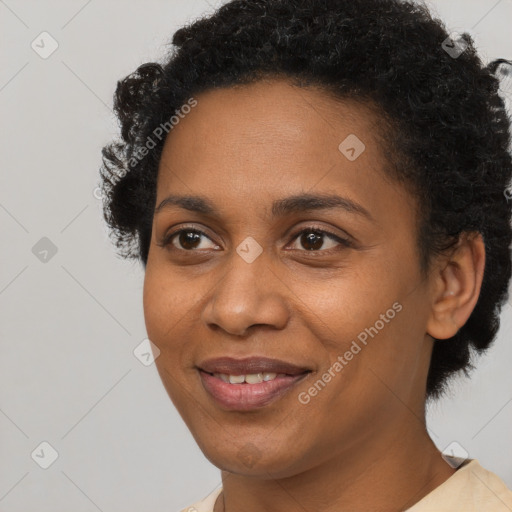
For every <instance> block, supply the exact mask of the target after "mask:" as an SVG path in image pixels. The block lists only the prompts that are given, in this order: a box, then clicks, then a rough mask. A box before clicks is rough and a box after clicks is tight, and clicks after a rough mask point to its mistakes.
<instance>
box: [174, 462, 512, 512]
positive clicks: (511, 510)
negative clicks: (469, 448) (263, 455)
mask: <svg viewBox="0 0 512 512" xmlns="http://www.w3.org/2000/svg"><path fill="white" fill-rule="evenodd" d="M221 491H222V487H219V488H217V489H215V490H214V491H213V492H212V493H210V494H209V495H208V496H207V497H206V498H204V499H203V500H201V501H198V502H196V503H194V504H193V505H191V506H190V507H188V508H185V509H183V510H182V511H181V512H213V506H214V505H215V500H216V499H217V497H218V496H219V494H220V493H221ZM406 512H512V491H511V490H510V489H508V488H507V486H506V485H505V484H504V482H503V481H502V480H501V479H500V478H499V477H498V476H497V475H495V474H494V473H491V472H490V471H487V470H486V469H484V468H483V467H482V466H481V465H480V464H479V463H478V461H477V460H476V459H470V460H469V461H467V462H466V463H465V464H464V465H463V466H461V467H459V469H458V470H457V471H456V472H455V473H454V474H453V475H452V476H451V477H450V478H448V480H445V481H444V482H443V483H442V484H441V485H440V486H439V487H436V488H435V489H434V490H433V491H432V492H430V493H429V494H427V495H426V496H425V497H424V498H423V499H422V500H420V501H418V503H416V504H415V505H413V506H412V507H411V508H408V509H407V511H406Z"/></svg>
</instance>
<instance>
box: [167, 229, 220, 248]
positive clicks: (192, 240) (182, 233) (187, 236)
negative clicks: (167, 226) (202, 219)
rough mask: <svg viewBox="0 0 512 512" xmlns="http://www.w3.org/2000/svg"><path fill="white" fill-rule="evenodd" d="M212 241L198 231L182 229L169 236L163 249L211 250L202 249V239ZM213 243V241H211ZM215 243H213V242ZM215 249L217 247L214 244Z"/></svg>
mask: <svg viewBox="0 0 512 512" xmlns="http://www.w3.org/2000/svg"><path fill="white" fill-rule="evenodd" d="M203 238H204V239H206V240H210V238H209V237H208V236H206V234H205V233H203V232H202V231H199V230H197V229H190V228H188V229H180V230H178V231H174V232H173V233H170V234H169V235H167V236H166V237H165V238H164V240H163V241H162V243H161V244H159V245H160V246H161V247H168V248H170V249H177V250H182V251H194V250H196V249H209V248H211V247H201V243H202V239H203ZM210 241H211V240H210ZM212 243H213V242H212ZM213 245H214V247H217V246H216V245H215V244H213Z"/></svg>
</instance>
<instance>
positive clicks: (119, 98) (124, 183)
mask: <svg viewBox="0 0 512 512" xmlns="http://www.w3.org/2000/svg"><path fill="white" fill-rule="evenodd" d="M449 37H450V35H449V33H448V32H447V30H446V28H445V26H444V24H443V23H442V22H441V21H440V20H438V19H436V18H433V16H432V14H431V13H430V11H429V10H428V9H427V7H425V6H424V5H422V4H417V3H414V2H411V1H401V0H232V1H230V2H228V3H226V4H224V5H222V6H221V7H220V8H218V9H217V10H216V11H215V12H214V13H213V14H211V15H209V16H204V17H202V18H199V19H197V20H195V21H193V22H190V23H189V24H188V25H186V26H183V27H182V28H180V29H179V30H178V31H177V32H176V33H175V34H174V36H173V37H172V43H171V44H172V46H171V45H169V46H171V49H170V51H169V52H168V55H166V57H165V61H164V62H161V63H156V62H150V63H146V64H144V65H142V66H140V67H138V69H137V70H136V71H134V72H133V73H131V74H130V75H128V76H127V77H125V78H124V79H123V80H120V81H119V82H118V83H117V89H116V92H115V94H114V109H115V112H116V115H117V116H118V118H119V121H120V131H121V138H120V139H119V138H118V139H116V140H114V141H112V142H110V143H109V144H108V145H106V146H105V147H104V148H103V150H102V155H103V165H102V167H101V170H100V175H101V183H100V187H101V192H102V197H103V212H104V217H105V220H106V222H107V224H108V226H109V228H110V236H111V239H112V240H113V242H114V243H115V246H116V248H117V252H118V254H119V255H120V256H121V257H123V258H136V259H140V261H141V262H142V263H143V265H144V268H145V267H146V263H147V257H148V251H149V245H150V240H151V230H152V221H153V210H154V207H155V201H156V183H157V173H158V167H159V160H160V157H161V153H162V149H163V145H164V142H165V136H161V135H160V136H156V135H159V134H161V133H163V131H162V129H160V131H158V130H156V128H158V127H159V126H160V127H161V126H165V123H168V122H169V119H170V118H171V117H172V116H173V115H174V114H179V110H180V108H181V107H182V106H183V105H185V104H187V101H188V102H190V98H191V96H192V95H193V94H195V95H197V94H198V93H200V92H201V91H205V90H208V89H213V88H221V87H224V88H226V87H230V86H234V85H237V84H250V83H254V82H256V81H257V80H260V79H261V78H263V77H286V78H287V79H288V80H289V81H290V82H292V83H294V84H295V85H298V86H300V87H307V86H308V85H313V86H316V87H320V88H321V89H322V90H323V91H325V92H326V94H330V95H333V97H335V98H338V99H340V100H343V99H353V100H356V101H360V102H364V103H365V104H368V105H376V106H377V108H378V109H379V115H380V119H381V120H382V121H383V122H384V121H385V122H386V125H389V128H390V130H389V131H385V132H383V133H382V134H381V140H380V144H381V145H382V150H383V154H384V155H385V157H386V161H387V162H389V163H390V164H391V165H388V166H387V167H386V172H388V173H389V174H390V175H391V176H392V177H393V178H395V179H396V180H398V181H400V182H401V183H402V184H403V185H404V186H406V187H408V189H409V190H410V191H411V193H413V194H414V197H415V198H416V200H417V205H418V211H419V212H420V215H419V218H420V220H419V224H418V234H417V244H418V248H419V251H418V252H419V254H420V260H421V261H420V267H421V269H422V271H423V272H424V273H426V272H428V269H429V265H430V264H431V261H432V258H433V256H435V255H437V254H441V253H442V252H443V251H446V250H447V249H449V248H451V247H454V245H455V244H456V243H457V241H458V240H459V237H460V235H461V234H462V233H464V232H466V233H470V232H477V233H481V235H482V237H483V239H484V243H485V255H486V264H485V271H484V278H483V283H482V288H481V291H480V296H479V299H478V302H477V304H476V306H475V308H474V310H473V312H472V314H471V316H470V317H469V319H468V320H467V322H466V323H465V325H464V326H462V327H461V328H460V329H459V331H458V332H457V334H456V335H455V336H453V337H452V338H450V339H448V340H436V339H435V340H434V348H433V352H432V357H431V362H430V367H429V373H428V378H427V398H438V397H439V396H441V395H442V394H443V392H444V391H445V390H446V382H447V381H448V380H449V377H451V376H452V375H454V374H455V373H457V372H459V371H463V372H464V373H465V374H466V375H468V374H469V370H471V369H472V368H473V364H472V357H471V356H472V353H473V352H475V353H482V352H484V351H485V350H486V349H487V348H488V347H489V345H490V344H491V342H492V341H493V340H494V338H495V337H496V335H497V332H498V329H499V324H500V322H499V313H500V310H501V306H502V305H503V304H504V302H505V301H506V300H507V297H508V295H507V293H508V292H507V289H508V282H509V279H510V275H511V252H510V243H511V240H512V227H511V208H510V205H509V203H508V194H507V190H508V189H507V187H508V186H509V185H510V181H511V176H512V159H511V154H510V152H509V151H510V118H509V116H508V113H507V110H506V108H505V104H504V101H503V98H501V97H500V95H499V94H498V91H499V86H500V83H499V79H498V78H497V76H496V71H497V68H498V67H499V66H500V65H501V63H502V62H506V63H508V64H510V62H509V61H503V60H502V59H500V60H495V61H493V62H491V63H490V64H488V65H487V66H484V65H483V64H482V62H481V60H480V58H479V56H478V55H477V53H476V50H475V46H474V42H473V39H472V38H471V36H470V35H469V34H467V33H464V34H461V35H460V40H459V44H462V45H463V46H462V48H464V49H463V51H462V53H461V54H460V55H458V56H457V55H455V56H454V55H450V54H449V52H448V51H446V48H444V47H443V45H444V44H445V43H446V41H450V42H452V44H451V46H452V47H453V46H454V44H453V41H452V40H451V39H448V38H449ZM166 132H168V130H167V129H166ZM150 140H151V143H152V146H151V150H149V151H148V147H149V145H148V141H150ZM141 155H142V156H141Z"/></svg>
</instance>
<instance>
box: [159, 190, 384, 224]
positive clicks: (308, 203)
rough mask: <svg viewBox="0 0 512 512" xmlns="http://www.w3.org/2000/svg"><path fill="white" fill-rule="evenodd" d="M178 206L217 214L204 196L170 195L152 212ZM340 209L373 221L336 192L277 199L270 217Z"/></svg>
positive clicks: (354, 203)
mask: <svg viewBox="0 0 512 512" xmlns="http://www.w3.org/2000/svg"><path fill="white" fill-rule="evenodd" d="M173 206H178V207H180V208H183V209H185V210H189V211H192V212H197V213H202V214H204V215H212V216H219V212H218V210H217V209H216V207H215V205H214V204H213V203H212V202H211V201H210V200H209V199H207V198H206V197H201V196H179V195H170V196H168V197H166V198H165V199H164V200H162V201H161V203H160V204H159V205H158V206H157V207H156V208H155V211H154V213H155V214H157V213H160V212H161V211H162V210H163V209H165V208H170V207H173ZM331 209H342V210H345V211H346V212H349V213H354V214H357V215H361V216H364V217H367V218H368V219H369V220H371V221H373V220H374V219H373V217H372V216H371V214H370V212H369V211H368V210H367V209H366V208H364V207H363V206H362V205H360V204H359V203H356V202H354V201H352V200H351V199H348V198H346V197H341V196H338V195H336V194H307V193H304V194H298V195H294V196H289V197H285V198H283V199H277V200H276V201H274V202H273V203H272V217H273V218H275V217H284V216H286V215H291V214H293V213H301V212H308V211H315V210H331Z"/></svg>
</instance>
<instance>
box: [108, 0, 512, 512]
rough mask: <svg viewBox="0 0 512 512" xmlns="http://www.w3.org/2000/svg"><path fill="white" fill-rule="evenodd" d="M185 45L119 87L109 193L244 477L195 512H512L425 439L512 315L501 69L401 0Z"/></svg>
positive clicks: (219, 438) (186, 406)
mask: <svg viewBox="0 0 512 512" xmlns="http://www.w3.org/2000/svg"><path fill="white" fill-rule="evenodd" d="M173 44H174V45H175V49H174V50H173V52H171V54H170V55H169V56H168V59H167V61H166V62H164V63H163V64H157V63H148V64H145V65H143V66H141V67H139V68H138V69H137V70H136V71H135V72H134V73H133V74H131V75H130V76H128V77H126V78H125V79H124V80H123V81H121V82H119V84H118V88H117V91H116V96H115V108H116V112H117V114H118V116H119V119H120V122H121V135H122V140H121V141H117V142H113V143H111V144H109V145H108V146H106V147H105V148H104V150H103V155H104V167H103V169H102V178H103V195H104V197H105V198H106V201H105V204H104V208H105V218H106V220H107V222H108V224H109V226H110V227H111V229H112V235H113V238H114V241H115V243H116V244H117V247H118V249H119V251H120V254H122V255H123V256H125V257H136V258H139V259H140V260H141V261H142V263H143V265H144V268H145V280H144V296H143V300H144V315H145V321H146V327H147V331H148V336H149V338H150V339H151V340H152V342H153V343H154V345H155V346H156V347H157V348H158V350H159V351H160V352H159V356H158V358H157V359H156V364H157V368H158V371H159V374H160V376H161V379H162V382H163V384H164V386H165V388H166V390H167V391H168V393H169V396H170V398H171V399H172V401H173V403H174V405H175V406H176V407H177V409H178V411H179V412H180V414H181V416H182V418H183V420H184V421H185V423H186V424H187V426H188V428H189V429H190V431H191V433H192V434H193V436H194V438H195V440H196V441H197V443H198V445H199V447H200V448H201V450H202V451H203V453H204V454H205V456H206V457H207V458H208V459H209V460H210V461H211V462H212V463H213V464H214V465H216V466H217V467H219V468H220V469H221V470H222V488H220V489H217V490H216V491H214V492H213V493H212V494H210V495H209V496H208V497H207V498H205V499H204V500H203V501H201V502H198V503H196V504H194V505H192V506H191V507H190V508H189V509H187V510H200V511H214V512H220V511H226V512H236V511H240V510H244V511H245V512H257V511H267V512H268V511H278V510H285V509H286V510H289V511H295V510H297V511H299V510H312V511H313V510H315V511H352V512H354V511H365V512H367V511H398V510H409V511H411V512H412V511H413V512H426V511H434V510H435V511H436V512H439V511H448V510H449V511H465V512H467V511H468V510H475V511H476V510H478V511H479V512H486V511H493V512H496V511H502V510H503V511H505V510H512V492H511V491H510V490H508V489H507V488H506V486H505V485H504V483H503V482H502V481H501V480H500V479H499V478H498V477H497V476H496V475H494V474H493V473H491V472H490V471H487V470H486V469H484V468H483V467H482V466H481V465H480V464H479V463H478V461H477V460H470V459H468V460H459V459H456V458H454V457H449V456H446V457H443V456H442V455H441V453H440V452H439V450H438V449H437V448H436V446H435V445H434V443H433V442H432V440H431V439H430V437H429V435H428V432H427V429H426V425H425V404H426V401H427V400H429V399H435V398H438V397H439V396H441V394H442V392H443V390H445V388H446V384H447V382H449V379H450V377H452V376H454V375H455V374H457V373H459V372H461V371H463V372H466V373H468V370H469V369H470V363H469V361H470V359H469V358H470V355H471V353H472V352H481V351H483V350H485V349H486V348H487V347H488V346H489V345H490V344H491V342H492V341H493V340H494V338H495V337H496V334H497V331H498V327H499V316H498V315H499V310H500V307H501V305H503V303H504V301H505V300H506V298H507V287H508V282H509V279H510V274H511V257H510V250H509V246H510V242H511V240H512V232H511V224H510V221H511V218H510V217H511V214H510V204H509V203H508V194H507V187H508V185H509V183H510V179H511V176H512V162H511V157H510V155H509V153H508V152H507V148H508V145H509V142H510V131H509V123H510V119H509V118H508V117H507V114H506V111H505V109H504V104H503V100H502V99H501V98H500V96H499V95H498V94H497V90H498V86H499V82H498V80H497V78H496V77H495V76H494V72H495V71H496V69H497V68H498V65H500V64H503V62H501V61H495V62H493V63H491V64H489V65H488V66H487V67H484V66H483V65H482V63H481V61H480V59H479V57H478V56H477V54H476V51H475V49H474V46H473V41H472V40H471V38H470V37H469V36H468V35H466V34H464V35H462V36H460V37H459V38H457V37H455V36H453V37H450V36H449V34H448V33H447V32H446V29H445V28H444V26H443V24H442V23H441V22H440V21H438V20H434V19H432V17H431V15H430V14H429V12H428V10H427V9H426V8H425V7H423V6H420V5H417V4H414V3H410V2H402V1H398V0H364V1H363V0H356V1H354V0H350V1H349V0H336V1H332V0H330V1H327V0H234V1H231V2H228V3H227V4H225V5H224V6H222V7H221V8H220V9H218V11H216V12H215V13H214V14H213V15H211V16H209V17H207V18H203V19H200V20H198V21H196V22H194V23H191V24H190V25H188V26H186V27H183V28H181V29H180V30H178V31H177V32H176V34H175V35H174V37H173ZM504 63H505V64H507V62H504Z"/></svg>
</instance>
